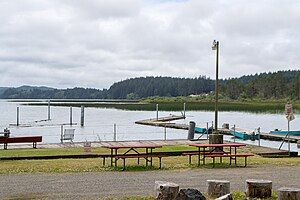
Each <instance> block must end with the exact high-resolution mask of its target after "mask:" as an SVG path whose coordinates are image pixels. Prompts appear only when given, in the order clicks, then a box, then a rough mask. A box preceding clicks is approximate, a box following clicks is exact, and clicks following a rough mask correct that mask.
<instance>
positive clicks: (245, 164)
mask: <svg viewBox="0 0 300 200" xmlns="http://www.w3.org/2000/svg"><path fill="white" fill-rule="evenodd" d="M246 166H247V156H245V166H244V167H246Z"/></svg>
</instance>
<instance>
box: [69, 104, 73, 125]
mask: <svg viewBox="0 0 300 200" xmlns="http://www.w3.org/2000/svg"><path fill="white" fill-rule="evenodd" d="M72 124H73V113H72V106H70V125H71V126H72Z"/></svg>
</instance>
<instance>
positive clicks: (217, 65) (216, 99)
mask: <svg viewBox="0 0 300 200" xmlns="http://www.w3.org/2000/svg"><path fill="white" fill-rule="evenodd" d="M212 50H216V82H215V133H218V100H219V41H216V40H214V42H213V46H212Z"/></svg>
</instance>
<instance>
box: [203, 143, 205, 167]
mask: <svg viewBox="0 0 300 200" xmlns="http://www.w3.org/2000/svg"><path fill="white" fill-rule="evenodd" d="M203 165H205V147H204V148H203Z"/></svg>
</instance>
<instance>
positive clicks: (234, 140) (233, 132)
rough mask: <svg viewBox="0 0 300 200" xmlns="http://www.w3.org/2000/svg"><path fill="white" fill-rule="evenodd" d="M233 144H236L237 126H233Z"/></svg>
mask: <svg viewBox="0 0 300 200" xmlns="http://www.w3.org/2000/svg"><path fill="white" fill-rule="evenodd" d="M233 142H234V143H235V124H234V125H233Z"/></svg>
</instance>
